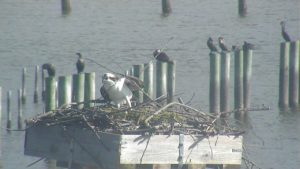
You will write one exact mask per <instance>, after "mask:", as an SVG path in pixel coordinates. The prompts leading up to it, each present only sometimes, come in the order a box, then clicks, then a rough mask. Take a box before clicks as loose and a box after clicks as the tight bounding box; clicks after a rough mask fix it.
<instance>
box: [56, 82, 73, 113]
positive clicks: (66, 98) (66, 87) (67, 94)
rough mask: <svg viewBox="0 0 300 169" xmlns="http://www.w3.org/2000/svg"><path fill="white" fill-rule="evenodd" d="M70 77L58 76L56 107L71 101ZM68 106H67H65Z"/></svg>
mask: <svg viewBox="0 0 300 169" xmlns="http://www.w3.org/2000/svg"><path fill="white" fill-rule="evenodd" d="M71 98H72V77H71V76H60V77H58V107H61V106H63V105H65V106H67V105H69V104H70V103H71V102H72V99H71ZM67 107H69V106H67Z"/></svg>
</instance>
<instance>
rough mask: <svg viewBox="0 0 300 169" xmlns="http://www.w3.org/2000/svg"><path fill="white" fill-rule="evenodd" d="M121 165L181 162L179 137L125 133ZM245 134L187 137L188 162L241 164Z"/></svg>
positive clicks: (185, 140)
mask: <svg viewBox="0 0 300 169" xmlns="http://www.w3.org/2000/svg"><path fill="white" fill-rule="evenodd" d="M121 137H122V138H121V140H122V141H121V150H120V151H121V152H120V153H121V154H120V163H121V164H178V156H179V150H178V145H179V136H177V135H172V136H166V135H155V136H151V137H150V136H138V135H122V136H121ZM241 157H242V137H237V138H234V137H232V136H230V137H229V136H218V137H217V136H215V137H209V139H207V138H204V137H200V136H199V137H197V136H194V137H191V136H188V135H185V138H184V157H183V162H184V164H241Z"/></svg>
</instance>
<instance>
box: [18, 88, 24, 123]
mask: <svg viewBox="0 0 300 169" xmlns="http://www.w3.org/2000/svg"><path fill="white" fill-rule="evenodd" d="M22 114H23V110H22V89H19V90H18V129H21V128H23V115H22Z"/></svg>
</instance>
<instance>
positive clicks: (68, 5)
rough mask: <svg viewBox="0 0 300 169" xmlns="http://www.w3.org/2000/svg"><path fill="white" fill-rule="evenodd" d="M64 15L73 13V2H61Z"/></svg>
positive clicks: (62, 0)
mask: <svg viewBox="0 0 300 169" xmlns="http://www.w3.org/2000/svg"><path fill="white" fill-rule="evenodd" d="M61 10H62V14H69V13H70V12H71V0H61Z"/></svg>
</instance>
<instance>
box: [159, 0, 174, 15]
mask: <svg viewBox="0 0 300 169" xmlns="http://www.w3.org/2000/svg"><path fill="white" fill-rule="evenodd" d="M161 4H162V12H163V13H164V14H168V13H171V12H172V8H171V2H170V0H161Z"/></svg>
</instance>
